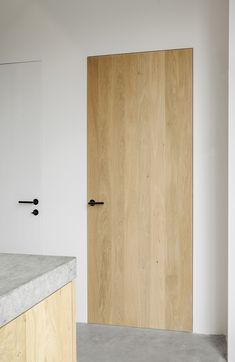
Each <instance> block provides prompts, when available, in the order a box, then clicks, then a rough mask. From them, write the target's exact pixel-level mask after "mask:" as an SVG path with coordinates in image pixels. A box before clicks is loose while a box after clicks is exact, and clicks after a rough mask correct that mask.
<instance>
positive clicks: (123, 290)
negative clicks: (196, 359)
mask: <svg viewBox="0 0 235 362" xmlns="http://www.w3.org/2000/svg"><path fill="white" fill-rule="evenodd" d="M88 199H95V200H102V201H104V203H105V204H104V205H103V206H95V207H89V208H88V278H89V280H88V311H89V313H88V314H89V317H88V318H89V322H90V323H104V324H114V325H128V326H135V327H145V328H160V329H172V330H186V331H189V330H191V329H192V50H191V49H187V50H174V51H160V52H148V53H136V54H126V55H115V56H101V57H90V58H88Z"/></svg>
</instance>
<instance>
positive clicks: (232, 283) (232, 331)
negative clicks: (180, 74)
mask: <svg viewBox="0 0 235 362" xmlns="http://www.w3.org/2000/svg"><path fill="white" fill-rule="evenodd" d="M229 14H230V16H229V17H230V19H229V38H230V39H229V53H230V56H229V260H228V261H229V263H228V269H229V270H228V290H229V293H228V362H234V361H235V343H234V341H235V262H234V260H235V102H234V100H235V0H230V2H229Z"/></svg>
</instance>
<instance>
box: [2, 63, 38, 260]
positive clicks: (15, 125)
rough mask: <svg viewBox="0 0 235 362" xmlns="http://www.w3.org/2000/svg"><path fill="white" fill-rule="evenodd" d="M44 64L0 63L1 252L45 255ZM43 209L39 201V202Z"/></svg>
mask: <svg viewBox="0 0 235 362" xmlns="http://www.w3.org/2000/svg"><path fill="white" fill-rule="evenodd" d="M40 109H41V64H40V63H21V64H9V65H7V64H4V65H0V195H1V196H0V252H15V253H32V252H34V253H39V254H40V253H41V252H42V248H41V245H40V217H39V216H34V215H32V214H31V212H32V211H33V210H34V209H35V208H36V206H35V205H19V204H18V200H33V199H34V198H38V199H40V186H41V174H40V157H41V155H40V140H41V129H40V118H41V115H40ZM37 209H39V210H40V203H39V204H38V206H37Z"/></svg>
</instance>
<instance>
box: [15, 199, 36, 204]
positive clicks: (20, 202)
mask: <svg viewBox="0 0 235 362" xmlns="http://www.w3.org/2000/svg"><path fill="white" fill-rule="evenodd" d="M18 203H19V204H34V205H37V204H38V203H39V201H38V199H34V200H33V201H18Z"/></svg>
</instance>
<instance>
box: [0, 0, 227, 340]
mask: <svg viewBox="0 0 235 362" xmlns="http://www.w3.org/2000/svg"><path fill="white" fill-rule="evenodd" d="M0 7H1V11H0V62H4V61H19V60H29V59H41V60H42V64H43V110H42V112H43V134H42V172H43V173H42V182H43V200H42V203H41V205H43V212H42V214H41V215H42V239H43V243H44V250H45V252H46V253H53V254H54V253H57V254H75V255H77V256H78V266H79V267H78V318H79V320H80V321H86V314H87V300H86V290H87V288H86V280H87V274H86V270H87V261H86V253H87V246H86V202H87V200H86V57H87V55H96V54H107V53H123V52H134V51H144V50H157V49H170V48H182V47H193V48H194V296H193V301H194V331H196V332H200V333H223V332H226V306H227V279H226V278H227V272H226V266H227V51H228V44H227V36H228V34H227V33H228V29H227V21H228V1H227V0H119V1H114V0H113V1H112V0H111V1H110V0H99V1H95V0H80V1H76V0H11V1H9V0H1V3H0Z"/></svg>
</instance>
